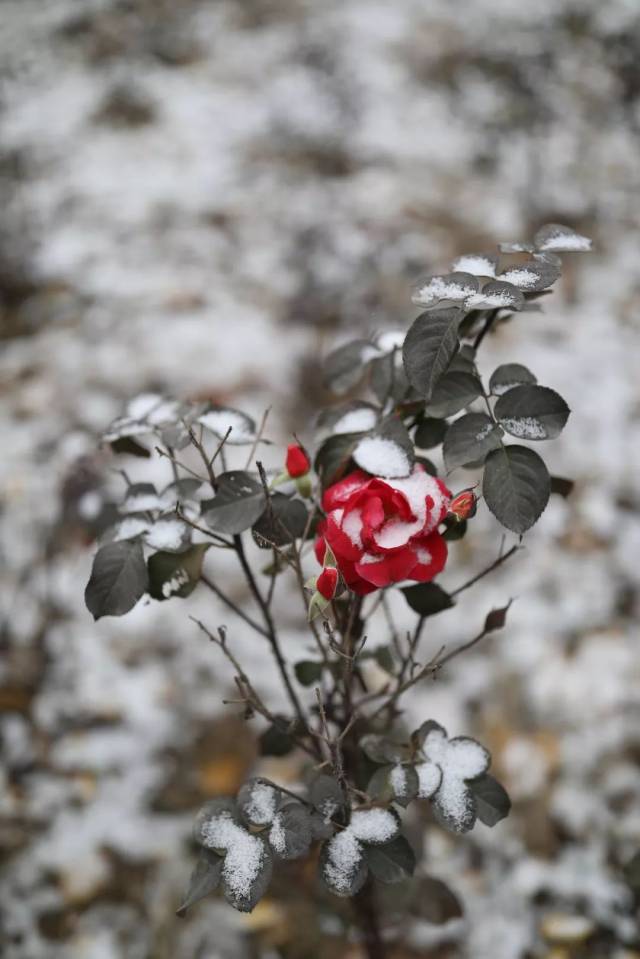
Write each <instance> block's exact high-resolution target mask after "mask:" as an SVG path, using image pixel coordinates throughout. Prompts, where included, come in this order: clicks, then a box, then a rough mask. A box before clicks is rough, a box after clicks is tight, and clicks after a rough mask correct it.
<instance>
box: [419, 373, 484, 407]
mask: <svg viewBox="0 0 640 959" xmlns="http://www.w3.org/2000/svg"><path fill="white" fill-rule="evenodd" d="M481 395H482V384H481V383H480V380H479V379H478V377H477V376H475V375H474V374H473V373H467V372H463V371H462V370H453V371H451V370H449V371H447V372H446V373H445V374H444V376H442V377H440V379H439V380H438V382H437V383H436V385H435V388H434V390H433V393H432V394H431V399H430V400H429V402H428V404H427V413H428V414H429V415H430V416H453V414H454V413H459V412H460V410H462V409H464V408H465V407H467V406H470V405H471V403H473V401H474V400H475V399H477V398H478V397H479V396H481Z"/></svg>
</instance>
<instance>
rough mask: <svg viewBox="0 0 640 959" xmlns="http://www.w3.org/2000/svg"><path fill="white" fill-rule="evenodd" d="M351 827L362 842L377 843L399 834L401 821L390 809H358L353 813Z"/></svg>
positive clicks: (387, 840)
mask: <svg viewBox="0 0 640 959" xmlns="http://www.w3.org/2000/svg"><path fill="white" fill-rule="evenodd" d="M349 828H350V830H351V832H352V833H353V835H354V836H355V837H356V838H357V839H360V840H361V841H362V842H367V843H376V844H377V843H384V842H389V840H390V839H394V838H395V837H396V836H397V834H398V830H399V823H398V819H397V817H396V816H394V814H393V813H392V812H390V810H388V809H382V808H379V807H377V808H374V809H356V810H355V811H354V812H353V813H352V814H351V821H350V823H349Z"/></svg>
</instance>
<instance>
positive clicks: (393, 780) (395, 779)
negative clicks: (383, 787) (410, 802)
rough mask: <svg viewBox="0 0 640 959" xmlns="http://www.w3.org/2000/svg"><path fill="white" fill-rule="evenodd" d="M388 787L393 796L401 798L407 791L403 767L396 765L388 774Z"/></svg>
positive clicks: (405, 773)
mask: <svg viewBox="0 0 640 959" xmlns="http://www.w3.org/2000/svg"><path fill="white" fill-rule="evenodd" d="M389 785H390V786H391V788H392V790H393V794H394V796H399V797H400V798H402V797H403V796H404V795H405V794H406V791H407V771H406V769H405V768H404V766H402V765H400V763H398V765H397V766H394V767H393V769H392V770H391V772H390V773H389Z"/></svg>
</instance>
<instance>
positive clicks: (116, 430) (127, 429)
mask: <svg viewBox="0 0 640 959" xmlns="http://www.w3.org/2000/svg"><path fill="white" fill-rule="evenodd" d="M148 432H149V424H148V423H141V422H140V421H139V420H134V419H131V417H129V416H121V417H120V418H119V419H117V420H114V421H113V423H111V425H110V426H109V428H108V429H107V430H105V432H104V433H103V434H102V439H103V440H104V441H105V443H113V442H114V441H115V440H118V439H121V438H122V437H124V436H141V435H142V434H143V433H148Z"/></svg>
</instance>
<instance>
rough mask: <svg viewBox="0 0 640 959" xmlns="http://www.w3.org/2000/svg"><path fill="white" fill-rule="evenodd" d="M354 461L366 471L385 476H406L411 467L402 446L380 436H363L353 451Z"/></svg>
mask: <svg viewBox="0 0 640 959" xmlns="http://www.w3.org/2000/svg"><path fill="white" fill-rule="evenodd" d="M353 458H354V460H355V462H356V463H357V464H358V466H360V467H361V468H362V469H363V470H366V471H367V473H371V474H372V475H373V476H382V477H385V478H388V477H396V476H406V475H407V473H408V472H409V470H410V469H411V464H410V463H409V458H408V456H407V454H406V453H405V451H404V450H403V449H402V447H400V446H398V444H397V443H394V442H393V441H392V440H388V439H385V438H384V437H382V436H365V437H364V438H363V439H361V440H360V442H359V443H358V445H357V446H356V448H355V451H354V453H353Z"/></svg>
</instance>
